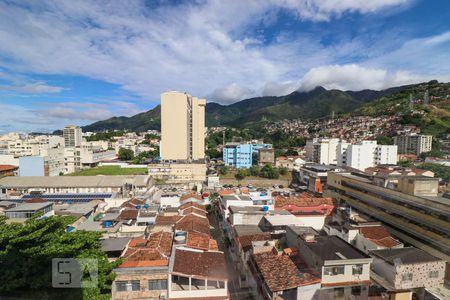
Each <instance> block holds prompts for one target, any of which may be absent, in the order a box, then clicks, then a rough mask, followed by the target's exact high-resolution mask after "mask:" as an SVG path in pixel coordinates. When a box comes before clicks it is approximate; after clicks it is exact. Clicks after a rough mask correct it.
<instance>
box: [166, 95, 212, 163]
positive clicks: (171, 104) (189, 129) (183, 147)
mask: <svg viewBox="0 0 450 300" xmlns="http://www.w3.org/2000/svg"><path fill="white" fill-rule="evenodd" d="M205 106H206V100H205V99H199V98H197V97H193V96H191V95H189V94H187V93H182V92H174V91H173V92H165V93H162V94H161V144H160V153H161V158H162V159H163V160H166V161H167V160H171V161H176V160H178V161H195V160H201V159H204V158H205Z"/></svg>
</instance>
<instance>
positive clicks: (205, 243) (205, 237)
mask: <svg viewBox="0 0 450 300" xmlns="http://www.w3.org/2000/svg"><path fill="white" fill-rule="evenodd" d="M186 246H187V247H189V248H194V249H200V250H205V251H207V250H215V251H217V250H218V246H217V241H216V240H214V239H212V238H211V236H210V235H209V234H206V233H198V232H193V231H191V232H188V234H187V239H186Z"/></svg>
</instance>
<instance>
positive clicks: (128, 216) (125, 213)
mask: <svg viewBox="0 0 450 300" xmlns="http://www.w3.org/2000/svg"><path fill="white" fill-rule="evenodd" d="M138 214H139V210H137V209H135V208H125V209H124V210H122V211H121V212H120V215H119V219H120V220H136V219H137V216H138Z"/></svg>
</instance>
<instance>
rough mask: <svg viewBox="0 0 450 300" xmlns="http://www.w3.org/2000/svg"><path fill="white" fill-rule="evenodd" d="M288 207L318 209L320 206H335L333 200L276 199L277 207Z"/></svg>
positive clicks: (291, 197)
mask: <svg viewBox="0 0 450 300" xmlns="http://www.w3.org/2000/svg"><path fill="white" fill-rule="evenodd" d="M286 205H294V206H298V207H317V206H320V205H329V206H333V205H334V204H333V198H318V197H306V196H297V197H296V196H290V197H284V196H282V195H278V196H276V197H275V207H284V206H286Z"/></svg>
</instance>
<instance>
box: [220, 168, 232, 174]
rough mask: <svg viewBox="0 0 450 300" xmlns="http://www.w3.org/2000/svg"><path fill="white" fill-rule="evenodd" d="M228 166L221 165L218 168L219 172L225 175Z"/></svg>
mask: <svg viewBox="0 0 450 300" xmlns="http://www.w3.org/2000/svg"><path fill="white" fill-rule="evenodd" d="M229 169H230V168H229V167H228V166H222V167H220V168H219V174H221V175H227V173H228V171H229Z"/></svg>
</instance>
